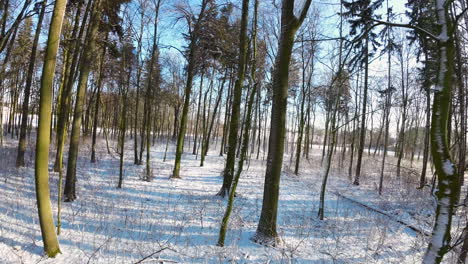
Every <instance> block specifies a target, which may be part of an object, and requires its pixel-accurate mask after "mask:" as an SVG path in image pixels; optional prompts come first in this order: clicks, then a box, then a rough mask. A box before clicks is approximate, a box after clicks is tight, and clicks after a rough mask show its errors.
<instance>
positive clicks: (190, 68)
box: [171, 0, 207, 178]
mask: <svg viewBox="0 0 468 264" xmlns="http://www.w3.org/2000/svg"><path fill="white" fill-rule="evenodd" d="M206 6H207V0H203V1H202V5H201V8H200V13H199V14H198V18H197V22H196V23H195V25H194V27H193V31H192V32H189V34H190V44H189V52H188V58H187V60H188V65H187V82H186V84H185V99H184V106H183V108H182V116H181V118H180V129H179V134H178V136H177V146H176V151H175V162H174V170H173V172H172V175H171V178H180V161H181V160H182V153H183V152H184V140H185V131H186V129H187V119H188V110H189V108H190V95H191V93H192V84H193V77H194V75H195V62H196V60H195V53H196V50H197V43H196V42H197V39H198V34H199V31H200V23H201V21H202V19H203V16H204V15H205V14H204V13H205V9H206Z"/></svg>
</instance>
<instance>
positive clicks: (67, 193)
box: [64, 0, 101, 202]
mask: <svg viewBox="0 0 468 264" xmlns="http://www.w3.org/2000/svg"><path fill="white" fill-rule="evenodd" d="M100 9H101V0H95V2H94V6H93V12H92V15H91V24H90V29H89V37H88V40H87V42H86V45H85V47H84V54H83V57H82V58H81V64H80V76H79V80H78V88H77V93H76V99H75V111H74V114H73V124H72V131H71V135H70V148H69V151H68V162H67V174H66V177H65V190H64V197H65V201H66V202H73V201H74V200H75V199H76V191H75V183H76V163H77V160H78V151H79V144H80V132H81V129H80V128H81V123H82V118H83V110H84V101H85V99H86V89H87V86H88V77H89V73H90V71H91V66H92V63H93V56H95V53H96V36H97V32H98V29H99V23H100V20H101V10H100Z"/></svg>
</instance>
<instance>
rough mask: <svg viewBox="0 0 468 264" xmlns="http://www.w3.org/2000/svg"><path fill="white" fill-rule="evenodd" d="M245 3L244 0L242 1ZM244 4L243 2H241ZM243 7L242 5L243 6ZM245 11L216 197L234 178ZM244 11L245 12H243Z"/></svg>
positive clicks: (245, 47) (246, 18)
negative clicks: (225, 147) (226, 137)
mask: <svg viewBox="0 0 468 264" xmlns="http://www.w3.org/2000/svg"><path fill="white" fill-rule="evenodd" d="M244 1H245V0H244ZM243 3H244V2H243ZM243 7H244V5H243ZM245 8H246V9H245V10H247V11H245V10H244V9H242V10H243V11H242V19H241V28H240V33H239V61H238V65H237V80H236V83H235V85H234V96H233V101H232V109H231V122H230V125H229V142H228V154H227V158H226V165H225V167H224V171H223V185H222V186H221V190H220V191H219V193H218V195H220V196H221V197H225V196H226V194H229V191H230V189H231V185H232V179H233V176H234V165H235V162H236V149H237V137H238V132H239V131H238V130H239V119H240V114H241V113H240V105H241V101H242V85H243V83H244V75H245V65H246V60H247V58H246V57H247V23H248V21H247V20H248V15H249V14H248V6H246V7H245ZM244 11H245V12H244Z"/></svg>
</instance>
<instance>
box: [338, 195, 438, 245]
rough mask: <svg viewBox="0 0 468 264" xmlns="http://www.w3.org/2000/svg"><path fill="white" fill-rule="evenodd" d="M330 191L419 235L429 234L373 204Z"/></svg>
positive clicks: (427, 235)
mask: <svg viewBox="0 0 468 264" xmlns="http://www.w3.org/2000/svg"><path fill="white" fill-rule="evenodd" d="M332 193H333V194H334V195H336V196H338V197H341V198H343V199H345V200H347V201H349V202H352V203H354V204H357V205H359V206H361V207H364V208H366V209H368V210H371V211H373V212H376V213H379V214H381V215H384V216H386V217H388V218H389V219H390V220H392V221H394V222H397V223H399V224H401V225H404V226H405V227H406V228H409V229H411V230H413V231H414V232H416V233H418V234H421V235H423V236H426V237H429V236H431V234H430V233H428V232H426V231H424V230H421V229H419V228H418V227H415V226H414V225H411V224H408V223H406V222H404V221H403V220H400V219H398V218H396V217H394V216H392V215H390V214H388V213H386V212H384V211H382V210H380V209H377V208H375V207H373V206H370V205H366V204H363V203H361V202H359V201H357V200H354V199H352V198H349V197H346V196H344V195H342V194H340V193H338V192H332Z"/></svg>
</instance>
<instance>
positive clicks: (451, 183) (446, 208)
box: [423, 0, 459, 264]
mask: <svg viewBox="0 0 468 264" xmlns="http://www.w3.org/2000/svg"><path fill="white" fill-rule="evenodd" d="M447 3H448V1H446V0H437V1H436V9H437V22H438V24H439V25H440V34H439V35H438V37H437V40H438V58H439V65H438V76H437V83H436V86H435V89H434V102H433V105H432V119H431V154H432V161H433V163H434V167H435V171H436V174H437V180H438V191H437V194H436V196H437V208H436V215H435V224H434V229H433V231H432V237H431V240H430V242H429V246H428V248H427V251H426V254H425V255H424V259H423V263H424V264H433V263H440V262H441V261H442V258H443V257H444V255H445V254H446V253H447V252H448V251H449V250H450V240H451V236H450V228H451V223H452V216H453V213H454V209H455V204H456V203H457V200H458V192H459V178H458V171H457V168H456V167H455V165H454V163H453V162H452V158H451V156H450V148H449V144H448V140H447V127H448V124H449V111H450V104H451V96H452V94H451V93H452V87H453V85H454V80H453V78H454V77H453V73H454V61H455V46H454V28H455V26H454V22H453V21H452V20H451V18H450V15H449V13H448V8H449V5H448V4H447Z"/></svg>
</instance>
